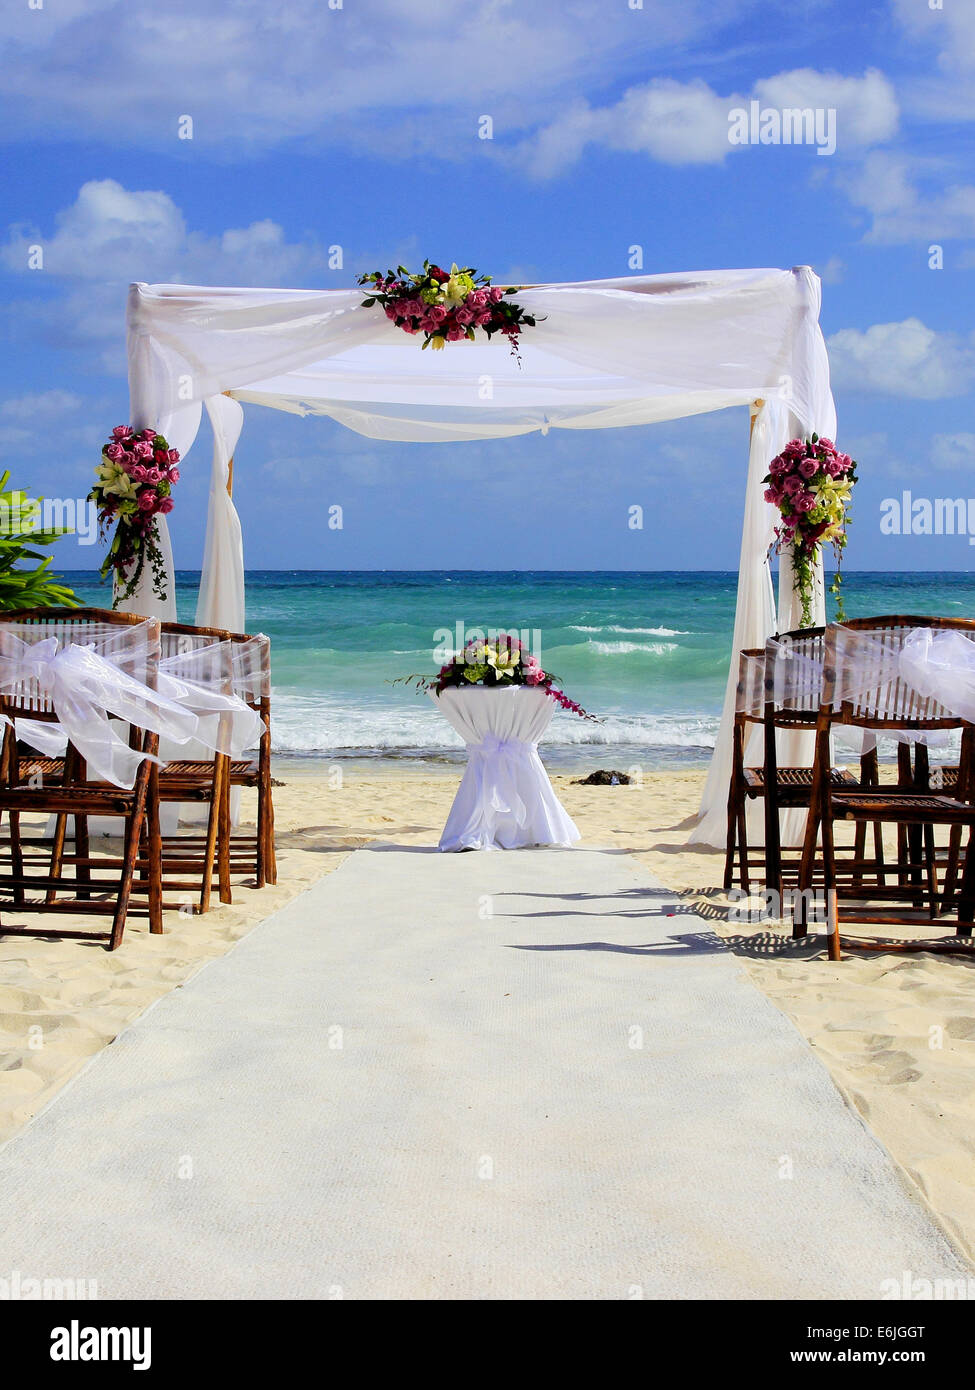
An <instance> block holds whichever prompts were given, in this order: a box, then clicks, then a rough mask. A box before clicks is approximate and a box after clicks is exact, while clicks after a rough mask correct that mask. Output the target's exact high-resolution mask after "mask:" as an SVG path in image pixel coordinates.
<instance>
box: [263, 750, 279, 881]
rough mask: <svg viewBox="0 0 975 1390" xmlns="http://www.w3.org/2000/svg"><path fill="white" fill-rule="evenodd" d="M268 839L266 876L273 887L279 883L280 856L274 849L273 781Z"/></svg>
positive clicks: (267, 818) (266, 840) (265, 850)
mask: <svg viewBox="0 0 975 1390" xmlns="http://www.w3.org/2000/svg"><path fill="white" fill-rule="evenodd" d="M264 824H265V826H266V828H267V829H266V838H265V841H264V859H265V876H266V878H267V881H268V883H270V884H271V885H272V886H273V885H274V884H276V883H277V881H278V855H277V850H276V849H275V847H274V797H273V796H272V795H271V779H270V776H268V783H267V811H266V812H265V816H264Z"/></svg>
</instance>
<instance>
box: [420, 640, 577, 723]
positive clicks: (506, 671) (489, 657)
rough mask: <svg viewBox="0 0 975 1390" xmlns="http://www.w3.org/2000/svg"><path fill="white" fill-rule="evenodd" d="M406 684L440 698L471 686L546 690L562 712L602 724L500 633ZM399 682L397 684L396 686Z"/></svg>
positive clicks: (535, 660)
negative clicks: (433, 672) (428, 691)
mask: <svg viewBox="0 0 975 1390" xmlns="http://www.w3.org/2000/svg"><path fill="white" fill-rule="evenodd" d="M399 679H400V680H403V681H406V682H407V684H411V683H413V682H415V683H416V686H417V689H418V690H433V691H434V692H435V693H436V694H437V695H440V694H442V692H443V691H444V690H448V689H450V688H452V687H453V688H457V687H460V688H464V687H465V686H471V685H475V686H476V685H483V686H490V687H499V686H516V685H528V686H533V687H534V688H535V689H536V690H544V692H545V694H546V695H548V696H550V697H551V698H552V699H553V700H554V701H555V703H556V704H557V705H559V706H560V708H562V709H565V710H568V711H569V712H570V713H571V714H578V715H579V717H580V718H581V719H591V720H592V721H593V722H594V723H598V722H599V720H598V719H597V718H596V716H595V715H594V714H588V713H587V712H586V711H585V710H584V709H583V708H582V706H581V705H580V704H578V703H577V702H576V701H575V700H571V699H570V698H569V696H568V695H566V693H565V691H564V690H561V689H560V688H559V687H560V686H561V681H560V680H559V678H558V676H554V675H552V673H551V672H550V671H545V670H544V669H543V668H542V665H541V662H540V661H539V660H538V658H537V657H536V656H535V655H534V654H533V653H532V652H531V651H530V650H529V648H528V647H527V646H526V645H525V643H524V642H522V641H521V640H520V639H519V638H517V637H513V636H511V635H510V634H509V633H506V632H501V633H498V635H497V637H495V638H493V639H491V640H488V639H486V638H475V639H474V640H472V641H470V642H468V643H467V645H466V646H465V647H464V649H463V651H460V652H457V653H456V655H455V656H454V658H453V660H452V661H448V662H447V663H446V665H444V666H441V668H440V671H439V672H438V674H437V675H436V676H435V677H433V676H424V675H419V676H418V675H413V676H401V677H399ZM395 683H396V682H394V684H395Z"/></svg>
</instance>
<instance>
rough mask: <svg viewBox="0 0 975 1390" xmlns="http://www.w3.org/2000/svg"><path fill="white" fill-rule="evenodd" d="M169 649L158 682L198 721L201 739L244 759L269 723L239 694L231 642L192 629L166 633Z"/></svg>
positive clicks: (218, 750) (164, 640) (196, 736)
mask: <svg viewBox="0 0 975 1390" xmlns="http://www.w3.org/2000/svg"><path fill="white" fill-rule="evenodd" d="M162 643H163V652H164V655H163V657H162V660H161V661H160V662H159V672H158V676H157V683H158V686H159V690H160V692H161V694H163V695H165V696H166V697H167V698H168V699H170V700H172V701H174V703H176V704H178V705H181V706H182V707H183V708H185V709H188V710H192V712H193V714H194V715H195V716H196V719H197V728H196V732H195V734H194V735H193V737H194V739H195V741H196V742H198V743H200V744H202V745H203V747H204V748H207V749H209V750H210V751H211V752H214V753H224V754H226V755H227V756H228V757H239V756H240V754H241V753H243V751H244V749H246V748H254V747H256V745H257V744H258V743H259V742H260V739H261V735H262V734H263V732H264V724H263V721H262V720H261V717H260V715H258V714H256V713H255V711H254V710H252V709H251V708H250V706H249V705H247V704H246V703H245V702H244V701H243V700H242V699H241V698H240V697H239V696H238V695H236V694H234V660H233V647H234V644H233V643H232V642H230V641H219V642H215V641H214V640H213V638H212V637H205V636H204V635H203V634H200V635H199V636H198V637H193V636H192V634H186V633H167V632H163V635H162Z"/></svg>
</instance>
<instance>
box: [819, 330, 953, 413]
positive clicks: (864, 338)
mask: <svg viewBox="0 0 975 1390" xmlns="http://www.w3.org/2000/svg"><path fill="white" fill-rule="evenodd" d="M827 347H828V348H829V355H830V364H831V373H832V378H833V384H834V385H835V386H837V387H840V388H841V389H846V390H859V391H868V392H875V393H878V394H880V395H886V396H904V397H909V398H911V399H914V400H928V401H933V400H941V399H944V398H946V397H949V396H961V395H964V394H965V392H966V391H968V390H970V389H971V387H972V386H973V385H975V335H972V337H970V338H969V339H967V340H966V339H963V338H961V337H960V336H958V335H957V334H954V333H939V332H936V331H935V330H934V329H931V328H928V327H926V325H925V324H923V323H922V322H921V320H920V319H916V318H909V319H904V320H903V322H901V323H875V324H873V325H872V326H871V327H870V328H867V329H866V330H864V331H863V332H861V331H860V330H859V329H856V328H842V329H840V331H839V332H838V333H834V334H832V336H831V337H829V338H828V339H827Z"/></svg>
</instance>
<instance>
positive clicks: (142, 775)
mask: <svg viewBox="0 0 975 1390" xmlns="http://www.w3.org/2000/svg"><path fill="white" fill-rule="evenodd" d="M148 782H149V774H148V764H146V763H143V764H142V766H141V767H140V768H139V771H138V773H137V774H136V779H135V789H134V790H135V796H134V799H133V808H132V811H131V813H130V814H129V816H128V817H127V819H126V823H125V836H124V839H123V844H122V868H121V871H120V873H119V886H118V897H117V898H116V899H115V913H114V915H113V917H112V934H111V937H110V939H109V946H108V949H109V950H110V951H117V950H118V948H119V946H121V944H122V935H123V933H124V931H125V919H126V916H127V915H128V910H129V898H130V896H131V893H132V879H133V877H134V876H135V866H136V862H137V860H138V858H139V843H140V841H141V839H142V827H143V824H144V822H145V815H146V790H147V787H148ZM157 830H158V826H157ZM158 838H159V837H158V833H157V835H156V839H157V840H158ZM151 930H152V921H151V917H150V931H151Z"/></svg>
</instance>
